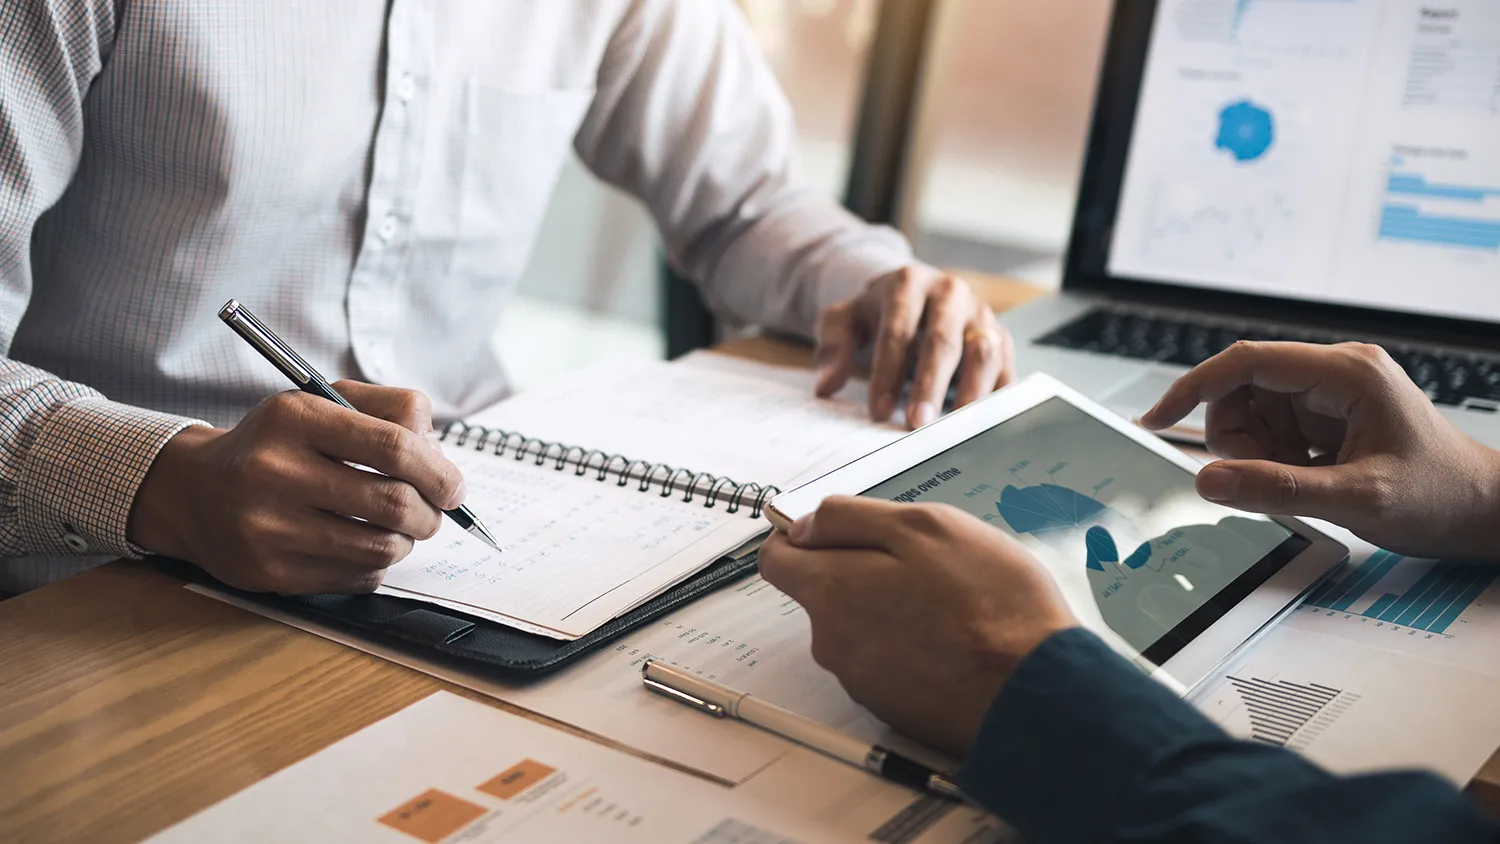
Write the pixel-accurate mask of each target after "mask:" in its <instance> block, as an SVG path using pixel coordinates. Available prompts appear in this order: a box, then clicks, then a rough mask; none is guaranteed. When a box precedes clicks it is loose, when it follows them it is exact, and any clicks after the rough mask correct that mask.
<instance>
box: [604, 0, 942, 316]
mask: <svg viewBox="0 0 1500 844" xmlns="http://www.w3.org/2000/svg"><path fill="white" fill-rule="evenodd" d="M796 143H797V136H796V128H795V125H794V123H793V120H792V113H791V108H790V106H789V105H788V104H787V102H786V98H785V97H784V96H783V94H782V92H781V90H780V87H779V86H778V84H777V82H776V80H775V78H774V76H773V75H772V73H771V70H770V68H769V67H767V65H766V63H765V61H764V59H763V58H762V57H761V55H760V53H759V51H758V49H757V48H756V46H755V44H754V41H753V39H752V38H751V36H750V33H749V32H748V30H747V28H746V26H745V23H744V21H743V20H742V19H741V17H740V15H739V13H738V12H737V11H736V10H735V9H734V7H733V4H732V3H729V2H727V0H694V2H687V3H684V2H673V0H644V2H641V3H638V4H636V5H634V6H633V7H632V10H631V11H630V12H628V13H627V15H626V18H625V19H624V20H623V21H622V22H621V23H620V25H619V26H618V28H617V32H616V35H615V37H614V39H613V40H612V42H611V44H610V45H609V47H608V48H607V50H606V51H605V55H604V58H603V60H602V62H601V68H600V75H599V80H598V91H597V95H596V97H595V101H594V104H593V106H592V107H591V108H590V111H589V114H588V116H587V118H586V119H585V120H584V123H583V127H582V128H581V129H580V130H579V133H578V136H577V138H576V139H575V147H576V148H577V150H578V153H579V156H580V158H581V159H582V160H583V161H584V163H585V164H587V165H588V167H589V168H590V169H591V170H592V171H593V172H594V173H595V174H596V175H598V176H599V177H600V178H601V179H604V180H605V181H607V182H609V183H611V184H613V185H615V186H617V187H619V188H621V189H623V190H626V191H628V192H630V193H632V194H634V195H636V196H638V197H640V198H641V199H642V200H643V201H644V202H645V203H646V206H647V207H648V208H649V209H650V211H651V213H652V215H653V217H654V218H655V220H656V222H657V225H658V227H659V229H660V230H661V234H662V237H663V240H664V241H665V244H666V249H667V253H668V257H669V258H670V259H671V261H672V263H673V264H674V265H675V266H677V267H678V268H679V269H681V270H682V271H683V272H684V273H686V274H687V275H688V276H690V277H691V278H693V280H694V281H696V282H698V283H699V284H700V285H701V286H702V289H703V292H704V294H705V298H706V299H707V300H708V302H709V304H710V306H712V307H713V308H714V310H715V311H716V312H718V313H720V314H722V315H724V316H726V317H729V318H731V319H734V320H737V321H741V322H747V323H755V324H759V325H763V326H767V327H770V328H775V329H780V330H784V331H789V332H793V333H797V334H802V335H807V336H810V335H811V334H812V332H813V330H814V328H815V324H816V321H817V317H818V314H819V313H821V311H822V310H823V309H824V308H826V307H827V306H828V305H830V304H833V303H834V302H837V301H841V300H844V299H847V298H850V297H852V296H854V295H855V294H857V293H858V292H859V291H860V290H862V289H863V287H864V286H865V285H866V284H868V283H869V282H870V281H872V280H874V279H876V278H878V277H880V276H882V275H885V274H887V273H889V272H891V271H894V270H897V269H900V268H901V267H903V266H905V265H907V264H909V263H911V262H912V256H911V250H910V247H909V246H908V244H907V243H906V241H905V239H904V238H903V237H901V235H900V234H898V233H896V232H895V231H893V230H891V229H887V228H881V227H873V226H868V225H866V224H864V223H863V222H861V221H860V220H858V219H857V218H855V217H854V216H853V215H851V214H849V213H848V212H847V211H844V210H843V209H842V208H839V207H838V206H837V205H836V204H834V203H833V202H832V201H830V200H829V199H828V198H827V197H824V196H822V195H820V194H819V193H818V192H817V191H815V190H813V189H811V188H810V187H808V185H807V184H806V183H805V182H804V181H803V180H802V179H800V178H799V177H798V175H797V173H796V163H795V158H796Z"/></svg>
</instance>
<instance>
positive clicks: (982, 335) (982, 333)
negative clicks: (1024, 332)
mask: <svg viewBox="0 0 1500 844" xmlns="http://www.w3.org/2000/svg"><path fill="white" fill-rule="evenodd" d="M964 345H966V346H968V345H986V346H998V345H1000V332H998V331H996V330H995V329H993V328H975V327H970V328H966V329H964Z"/></svg>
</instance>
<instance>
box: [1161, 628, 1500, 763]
mask: <svg viewBox="0 0 1500 844" xmlns="http://www.w3.org/2000/svg"><path fill="white" fill-rule="evenodd" d="M1497 693H1500V677H1497V676H1495V675H1494V674H1490V673H1485V672H1480V671H1471V670H1467V669H1465V668H1461V667H1459V666H1455V665H1448V664H1444V663H1443V662H1441V661H1438V660H1431V659H1423V658H1421V657H1417V656H1413V655H1409V654H1402V653H1394V652H1392V651H1391V650H1389V649H1384V648H1380V647H1377V646H1373V645H1370V644H1363V643H1359V642H1356V641H1352V640H1351V639H1350V638H1341V637H1337V636H1331V635H1324V634H1319V633H1313V632H1309V631H1306V630H1299V629H1294V628H1293V627H1290V626H1287V625H1282V626H1280V627H1277V628H1276V629H1275V630H1272V631H1271V632H1270V633H1268V634H1266V636H1265V638H1264V639H1262V640H1261V641H1260V642H1259V643H1257V644H1256V645H1255V646H1254V647H1252V648H1250V649H1249V651H1248V652H1246V653H1245V654H1243V655H1242V656H1240V657H1237V658H1235V659H1234V660H1233V661H1231V663H1230V664H1229V665H1228V666H1227V671H1226V672H1225V673H1224V674H1221V675H1218V676H1215V677H1212V678H1210V679H1208V680H1206V681H1205V682H1204V683H1202V684H1201V686H1200V687H1199V688H1198V689H1196V690H1194V692H1193V693H1192V694H1191V695H1190V696H1189V700H1190V701H1191V702H1192V704H1193V705H1194V706H1195V707H1196V708H1197V709H1198V711H1200V712H1202V713H1203V714H1204V715H1206V716H1208V717H1209V718H1210V719H1212V720H1213V721H1214V722H1216V723H1217V724H1219V725H1220V726H1221V727H1223V728H1224V729H1225V730H1227V731H1228V732H1229V733H1230V734H1232V735H1235V736H1238V737H1240V738H1243V739H1247V740H1249V741H1253V742H1256V743H1259V744H1268V745H1273V746H1277V747H1285V748H1287V749H1289V750H1295V751H1297V752H1298V753H1302V754H1304V755H1305V756H1307V757H1308V758H1309V759H1311V760H1313V761H1314V762H1317V763H1318V764H1320V765H1322V766H1324V767H1326V768H1328V769H1329V770H1331V771H1334V772H1336V773H1342V774H1353V773H1362V772H1368V771H1376V770H1389V769H1391V768H1404V767H1410V766H1420V767H1423V768H1428V769H1431V770H1435V771H1438V772H1440V773H1442V774H1443V775H1444V776H1446V777H1448V778H1449V779H1451V780H1453V781H1455V782H1464V781H1467V780H1468V779H1469V778H1470V777H1471V776H1473V774H1474V772H1475V771H1476V770H1478V768H1479V766H1480V765H1482V764H1484V761H1485V760H1486V759H1487V758H1489V755H1490V753H1491V752H1492V751H1493V750H1494V748H1495V744H1494V743H1495V742H1496V741H1500V709H1496V708H1493V707H1458V709H1460V710H1464V711H1463V712H1462V713H1459V712H1457V711H1455V708H1454V706H1453V701H1456V700H1490V699H1492V696H1493V695H1495V694H1497ZM1397 725H1399V726H1397ZM1480 736H1483V738H1480Z"/></svg>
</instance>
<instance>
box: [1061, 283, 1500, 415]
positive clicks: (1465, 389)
mask: <svg viewBox="0 0 1500 844" xmlns="http://www.w3.org/2000/svg"><path fill="white" fill-rule="evenodd" d="M1349 339H1353V338H1349V337H1340V336H1338V335H1335V334H1331V333H1319V332H1316V331H1309V330H1303V329H1294V328H1274V327H1268V326H1259V327H1257V326H1234V325H1227V324H1211V323H1195V322H1191V321H1187V320H1184V319H1177V318H1172V317H1164V316H1159V315H1158V316H1146V315H1143V314H1132V313H1125V312H1118V311H1112V310H1109V309H1106V308H1095V309H1094V310H1091V311H1089V312H1088V313H1086V314H1084V315H1083V316H1081V317H1079V318H1078V319H1075V320H1073V321H1072V322H1070V323H1067V324H1066V325H1063V326H1061V327H1060V328H1057V329H1055V330H1053V331H1051V332H1049V333H1048V334H1046V335H1045V336H1043V337H1042V338H1041V339H1039V340H1037V341H1036V342H1037V343H1038V344H1039V345H1043V346H1058V347H1061V348H1064V349H1077V350H1080V351H1085V352H1097V353H1099V354H1105V355H1116V356H1119V357H1126V358H1134V359H1136V360H1151V361H1160V362H1162V363H1175V364H1181V365H1183V366H1196V365H1198V364H1200V363H1202V362H1203V361H1205V360H1208V359H1209V358H1211V357H1213V356H1214V355H1216V354H1218V353H1219V352H1222V351H1224V350H1225V349H1227V348H1229V346H1230V345H1231V344H1233V343H1234V342H1235V341H1236V340H1289V341H1294V342H1301V343H1341V342H1344V341H1345V340H1349ZM1383 345H1385V348H1386V351H1388V352H1390V354H1391V357H1393V358H1395V360H1396V362H1397V363H1399V364H1400V365H1401V368H1402V369H1405V370H1406V374H1407V375H1409V376H1411V379H1412V380H1413V381H1415V382H1416V383H1417V385H1418V386H1420V387H1421V388H1422V389H1423V391H1425V392H1426V393H1427V395H1428V396H1429V397H1431V398H1432V400H1433V402H1434V403H1436V404H1443V405H1452V406H1459V405H1467V406H1469V407H1472V408H1474V409H1477V410H1484V411H1489V412H1495V411H1496V409H1497V405H1500V359H1494V358H1490V359H1486V358H1483V357H1479V356H1474V355H1462V354H1442V353H1435V352H1432V351H1429V350H1421V349H1416V348H1412V347H1402V346H1395V345H1392V344H1389V343H1387V344H1383Z"/></svg>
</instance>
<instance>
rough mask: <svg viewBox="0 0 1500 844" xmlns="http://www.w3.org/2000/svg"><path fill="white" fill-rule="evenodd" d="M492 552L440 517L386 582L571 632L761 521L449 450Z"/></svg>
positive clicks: (648, 591) (700, 561) (683, 572)
mask: <svg viewBox="0 0 1500 844" xmlns="http://www.w3.org/2000/svg"><path fill="white" fill-rule="evenodd" d="M450 456H451V457H452V458H453V459H454V462H455V463H457V464H458V465H459V468H460V469H462V470H463V472H464V477H465V479H466V480H467V481H468V483H469V485H470V493H469V506H470V508H471V509H473V510H474V512H475V514H476V515H478V516H479V517H480V519H482V520H484V522H485V524H486V525H488V526H489V527H490V530H491V532H492V533H494V535H495V537H496V539H497V540H498V541H499V542H500V546H501V548H502V549H504V550H503V551H501V552H496V551H495V550H494V549H492V548H490V547H488V546H486V545H484V544H483V543H481V542H479V541H477V540H475V539H473V538H472V537H470V536H468V534H466V533H464V532H463V531H462V530H460V529H459V527H458V526H457V525H455V524H453V523H451V522H450V521H448V520H444V523H443V527H442V528H441V529H440V530H439V532H438V535H437V537H436V538H434V539H431V540H428V541H426V542H423V543H420V544H419V545H418V546H417V548H416V550H414V551H413V552H412V555H411V556H410V557H409V558H408V559H407V560H405V561H403V562H401V563H399V564H397V565H396V566H393V567H392V568H391V569H390V571H389V572H388V573H387V575H386V585H387V586H389V587H392V588H394V589H399V590H403V591H405V592H409V593H417V594H418V595H431V596H433V597H436V598H441V599H443V600H445V601H449V602H457V603H460V604H469V605H472V606H475V607H478V608H480V609H483V610H486V611H488V612H490V613H493V614H501V615H504V616H510V617H513V618H515V619H519V620H520V621H522V622H524V623H527V624H529V625H531V626H533V627H541V628H547V629H549V630H554V631H557V632H558V633H559V634H560V635H559V638H577V637H578V636H581V635H583V634H584V633H587V632H588V631H590V630H592V629H594V628H595V627H598V626H599V625H600V624H603V623H604V622H606V621H608V620H609V619H611V618H614V617H615V616H616V615H619V614H620V613H621V612H623V611H625V610H626V609H628V608H629V607H631V606H633V605H635V604H636V603H638V602H640V601H641V600H642V599H644V598H645V597H647V596H649V595H652V594H655V593H657V592H659V591H660V590H661V589H662V588H664V587H666V586H669V585H671V584H673V583H676V582H677V581H679V580H681V579H682V578H683V577H685V576H687V575H688V574H691V573H692V572H695V571H697V570H698V569H700V568H702V567H703V566H704V565H705V564H706V563H709V562H711V561H713V560H715V559H718V558H719V557H720V556H721V555H723V554H724V553H726V552H728V551H730V550H732V549H734V548H736V547H738V546H739V545H741V544H742V543H744V542H745V540H747V539H749V538H750V537H752V536H755V535H756V534H758V533H761V532H763V531H764V530H765V529H766V524H765V521H764V520H763V519H751V518H749V517H748V515H746V513H745V511H741V512H739V513H736V514H731V513H729V511H728V510H727V509H726V508H724V507H722V506H720V507H714V508H707V507H702V506H695V505H693V504H687V503H684V502H683V501H682V500H681V498H680V497H679V496H676V495H673V496H670V497H667V498H663V497H661V496H660V495H658V494H656V493H654V492H640V491H639V490H637V489H636V488H635V487H625V488H621V487H618V486H615V485H614V484H613V483H610V482H607V481H606V482H599V481H596V480H594V479H593V478H592V477H587V476H586V477H578V476H576V475H574V474H572V473H571V472H556V471H554V470H552V469H551V468H550V467H545V466H536V465H534V464H533V463H530V462H527V461H521V462H517V461H514V460H510V459H508V458H497V457H494V456H492V455H488V454H483V453H478V452H474V451H472V450H462V449H450Z"/></svg>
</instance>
